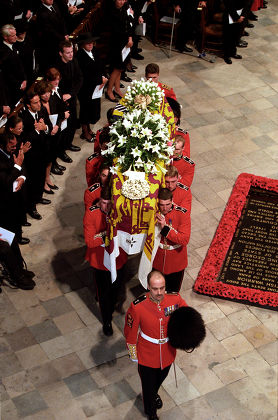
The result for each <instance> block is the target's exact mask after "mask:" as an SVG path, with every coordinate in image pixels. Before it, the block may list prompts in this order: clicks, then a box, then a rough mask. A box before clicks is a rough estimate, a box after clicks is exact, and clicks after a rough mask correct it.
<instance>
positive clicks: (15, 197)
mask: <svg viewBox="0 0 278 420" xmlns="http://www.w3.org/2000/svg"><path fill="white" fill-rule="evenodd" d="M16 145H17V140H16V137H15V136H14V134H13V133H11V132H4V133H3V134H2V135H1V138H0V194H1V200H0V226H1V227H3V228H5V229H8V230H10V231H11V232H14V234H15V236H16V238H17V241H18V243H20V244H21V245H25V244H28V243H29V242H30V240H29V239H28V238H23V237H22V228H21V226H22V220H23V218H24V217H25V208H24V205H23V197H22V194H21V189H22V187H23V185H24V183H25V180H26V176H25V175H26V174H25V173H24V170H23V168H22V166H23V161H24V153H23V150H22V147H21V149H20V150H19V152H18V154H17V155H16Z"/></svg>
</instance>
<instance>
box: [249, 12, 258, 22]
mask: <svg viewBox="0 0 278 420" xmlns="http://www.w3.org/2000/svg"><path fill="white" fill-rule="evenodd" d="M248 19H249V20H254V21H256V20H258V16H257V15H255V14H254V13H253V12H250V13H249V16H248Z"/></svg>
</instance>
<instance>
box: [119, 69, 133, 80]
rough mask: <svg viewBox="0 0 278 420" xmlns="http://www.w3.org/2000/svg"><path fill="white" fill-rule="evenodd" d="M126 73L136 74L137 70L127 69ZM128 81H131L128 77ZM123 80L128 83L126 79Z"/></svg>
mask: <svg viewBox="0 0 278 420" xmlns="http://www.w3.org/2000/svg"><path fill="white" fill-rule="evenodd" d="M126 71H128V73H135V70H134V69H133V68H131V69H126ZM128 79H130V77H128ZM122 80H124V81H126V82H127V80H125V79H122Z"/></svg>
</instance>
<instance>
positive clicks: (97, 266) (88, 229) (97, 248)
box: [83, 188, 127, 336]
mask: <svg viewBox="0 0 278 420" xmlns="http://www.w3.org/2000/svg"><path fill="white" fill-rule="evenodd" d="M110 210H111V191H110V189H109V188H104V189H102V191H101V196H100V200H99V207H98V206H91V207H89V208H87V209H86V211H85V215H84V219H83V226H84V237H85V242H86V245H87V251H86V256H85V259H86V260H87V261H88V262H89V264H90V265H91V266H92V267H93V269H94V277H95V280H96V286H97V295H98V301H99V306H100V311H101V315H102V321H103V328H102V330H103V333H104V334H105V335H106V336H110V335H112V334H113V328H112V324H111V322H112V314H113V312H114V308H115V304H116V303H118V302H117V300H118V298H119V294H120V291H121V287H122V286H123V281H122V272H123V266H124V264H125V263H126V260H127V255H126V253H125V252H124V251H123V250H122V249H121V248H120V255H119V256H118V257H117V260H116V267H117V279H116V281H115V282H114V283H112V281H111V274H110V271H108V270H107V268H106V267H105V266H104V264H103V261H104V243H105V236H106V232H107V222H108V215H109V213H110Z"/></svg>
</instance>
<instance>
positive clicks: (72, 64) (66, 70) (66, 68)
mask: <svg viewBox="0 0 278 420" xmlns="http://www.w3.org/2000/svg"><path fill="white" fill-rule="evenodd" d="M59 55H60V59H59V60H58V62H57V65H56V66H55V67H56V68H57V69H58V70H59V71H60V73H61V82H60V88H61V90H62V92H63V100H64V101H65V102H66V103H67V104H68V110H69V112H70V117H69V119H68V135H67V138H65V139H64V150H71V151H72V152H79V151H80V147H78V146H74V145H73V144H72V141H73V138H74V134H75V131H76V128H77V111H76V104H77V95H78V93H79V91H80V88H81V86H82V83H83V76H82V72H81V70H80V67H79V65H78V61H77V59H76V58H75V57H74V56H73V46H72V43H71V42H70V41H63V42H61V43H60V45H59Z"/></svg>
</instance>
